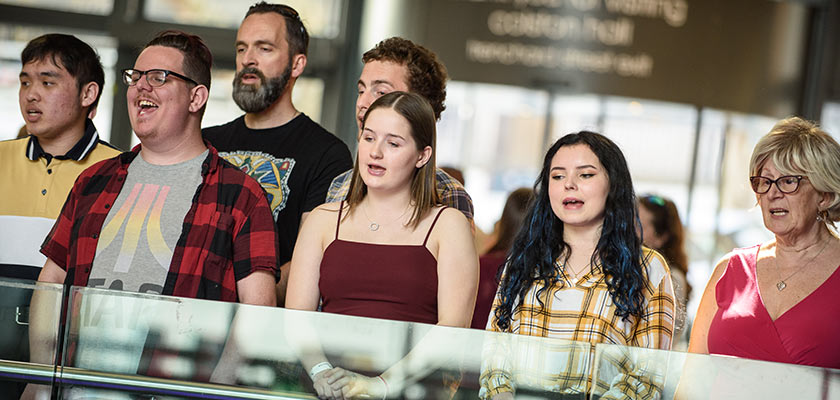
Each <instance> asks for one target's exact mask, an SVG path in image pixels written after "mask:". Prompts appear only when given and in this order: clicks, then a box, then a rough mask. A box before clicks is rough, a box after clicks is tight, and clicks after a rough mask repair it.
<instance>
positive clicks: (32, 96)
mask: <svg viewBox="0 0 840 400" xmlns="http://www.w3.org/2000/svg"><path fill="white" fill-rule="evenodd" d="M34 86H35V85H34V84H30V85H29V86H23V85H21V87H20V97H21V98H22V99H24V100H26V101H27V102H33V101H37V100H40V98H41V96H40V93H38V91H37V90H35V87H34Z"/></svg>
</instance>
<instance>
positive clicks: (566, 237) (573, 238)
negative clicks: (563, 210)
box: [563, 221, 603, 259]
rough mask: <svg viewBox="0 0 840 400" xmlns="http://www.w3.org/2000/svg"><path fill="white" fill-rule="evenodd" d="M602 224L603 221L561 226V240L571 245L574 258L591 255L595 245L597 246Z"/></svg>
mask: <svg viewBox="0 0 840 400" xmlns="http://www.w3.org/2000/svg"><path fill="white" fill-rule="evenodd" d="M602 226H603V221H602V222H601V223H598V224H594V225H591V226H590V225H587V226H569V225H564V226H563V241H564V242H566V244H568V245H569V247H571V249H572V256H573V257H574V258H575V259H578V258H579V257H584V258H586V259H589V258H590V257H592V253H594V252H595V247H597V246H598V240H599V239H600V238H601V227H602Z"/></svg>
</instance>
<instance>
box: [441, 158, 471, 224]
mask: <svg viewBox="0 0 840 400" xmlns="http://www.w3.org/2000/svg"><path fill="white" fill-rule="evenodd" d="M435 180H436V183H437V191H438V195H439V196H440V201H441V203H443V205H446V206H449V207H452V208H455V209H458V210H459V211H461V212H462V213H464V215H465V216H466V217H467V219H468V220H470V221H472V220H473V215H474V209H473V203H472V198H470V195H469V194H468V193H467V190H466V189H464V186H463V185H461V182H458V181H457V180H455V178H453V177H451V176H449V174H447V173H446V172H445V171H443V170H442V169H440V168H438V169H437V171H436V173H435Z"/></svg>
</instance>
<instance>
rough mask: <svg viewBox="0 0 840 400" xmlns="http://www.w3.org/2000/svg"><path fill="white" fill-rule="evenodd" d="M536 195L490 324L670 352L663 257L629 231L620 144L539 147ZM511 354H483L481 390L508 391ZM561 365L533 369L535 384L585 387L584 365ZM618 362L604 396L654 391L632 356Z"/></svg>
mask: <svg viewBox="0 0 840 400" xmlns="http://www.w3.org/2000/svg"><path fill="white" fill-rule="evenodd" d="M535 193H536V194H535V199H534V201H533V203H532V205H531V207H530V209H529V210H528V214H527V215H526V217H525V221H524V222H523V226H522V229H521V230H520V231H519V234H518V235H517V237H516V240H515V241H514V243H513V247H512V249H511V250H510V255H509V256H508V261H507V263H506V265H505V269H504V273H503V275H502V279H501V283H500V288H499V291H498V294H497V295H496V299H495V301H494V303H493V312H492V314H491V322H490V323H489V324H488V327H487V329H488V330H492V331H498V332H509V333H515V334H520V335H529V336H538V337H549V338H557V339H565V340H572V341H578V342H589V343H591V344H593V345H594V344H597V343H611V344H619V345H625V346H638V347H646V348H651V349H662V350H670V348H671V337H672V334H673V329H674V293H673V288H672V286H671V277H670V274H669V273H668V265H667V263H666V262H665V259H664V258H663V257H662V256H661V255H659V254H658V253H656V252H655V251H653V250H650V249H648V248H645V247H643V246H642V241H641V238H640V237H639V236H638V235H637V234H636V230H635V226H636V221H637V217H636V212H637V208H636V196H635V194H634V191H633V183H632V179H631V177H630V171H629V169H628V168H627V162H626V160H625V158H624V155H623V154H622V152H621V150H620V149H619V148H618V146H617V145H616V144H615V143H613V142H612V141H611V140H609V139H608V138H606V137H605V136H603V135H600V134H598V133H593V132H587V131H581V132H578V133H573V134H569V135H566V136H563V137H562V138H560V139H559V140H557V142H555V143H554V144H553V145H552V146H551V148H550V149H549V150H548V152H547V153H546V156H545V160H544V162H543V168H542V172H541V173H540V176H539V179H538V181H537V183H536V184H535ZM592 349H593V351H594V347H593V348H592ZM590 356H591V355H589V354H580V355H579V357H577V356H576V357H575V358H574V359H576V360H580V359H587V357H590ZM538 358H541V357H532V358H531V359H528V360H525V361H524V362H525V363H526V365H525V366H520V369H525V370H526V371H541V370H543V369H542V368H541V367H540V366H539V363H540V362H542V360H540V359H538ZM590 360H591V358H590ZM509 362H510V361H509V359H507V358H505V357H500V358H497V359H492V358H491V359H489V360H486V362H484V364H483V366H482V373H481V378H480V381H481V386H482V389H481V392H480V395H481V397H482V398H486V399H489V398H492V399H512V398H513V397H514V394H513V392H514V390H515V388H516V386H517V383H516V382H515V381H514V380H513V379H512V378H513V377H515V376H517V373H516V372H513V373H512V372H511V371H510V370H509V369H510V364H509ZM552 365H553V364H552ZM567 367H568V368H569V370H567V371H558V370H557V365H553V366H552V367H550V368H551V371H545V375H544V376H543V377H540V378H544V381H542V385H541V387H542V388H543V389H544V390H546V391H552V392H561V393H562V395H569V396H571V397H577V396H579V395H580V394H581V393H587V392H589V390H590V387H591V386H592V385H591V383H590V382H589V380H590V375H589V369H588V368H589V365H588V363H587V362H583V363H580V362H579V361H578V363H577V364H575V365H571V364H568V365H567ZM621 367H622V370H625V373H623V374H622V375H621V377H617V378H616V379H615V380H614V381H613V382H610V383H609V384H608V386H609V390H608V391H607V392H606V393H601V394H600V395H602V398H624V396H627V395H631V396H634V397H635V396H639V397H640V398H654V397H655V396H657V395H658V394H659V393H660V388H659V387H658V386H659V385H658V384H657V383H655V382H654V380H653V378H650V377H648V376H641V375H637V374H634V373H633V372H632V371H630V370H632V369H633V367H632V365H631V363H623V364H622V365H621ZM540 378H538V379H540Z"/></svg>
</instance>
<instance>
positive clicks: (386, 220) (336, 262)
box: [286, 92, 478, 398]
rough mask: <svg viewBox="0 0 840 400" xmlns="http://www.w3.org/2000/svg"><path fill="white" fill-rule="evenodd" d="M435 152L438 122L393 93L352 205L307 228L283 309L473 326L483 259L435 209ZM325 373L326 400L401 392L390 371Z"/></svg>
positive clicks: (374, 116)
mask: <svg viewBox="0 0 840 400" xmlns="http://www.w3.org/2000/svg"><path fill="white" fill-rule="evenodd" d="M434 146H435V118H434V113H433V111H432V109H431V106H429V104H428V103H427V102H426V101H425V100H424V99H423V98H422V97H420V96H418V95H415V94H411V93H405V92H392V93H389V94H386V95H384V96H382V97H380V98H379V99H377V100H376V102H374V103H373V104H372V105H371V106H370V108H369V110H368V112H367V114H366V115H365V118H364V121H363V125H362V131H361V133H360V136H359V150H358V156H357V160H356V164H355V166H354V169H353V178H352V183H351V187H350V194H349V195H348V199H347V201H346V202H341V203H329V204H324V205H322V206H320V207H318V208H316V209H315V210H314V211H313V212H312V213H311V214H310V215H309V217H308V218H307V220H306V222H305V224H304V225H303V227H302V228H301V232H300V235H299V237H298V241H297V244H296V246H295V250H294V255H293V257H292V265H291V272H290V277H289V290H288V295H287V297H286V307H288V308H294V309H299V310H316V309H317V308H318V305H319V302H320V301H322V303H321V304H322V308H321V309H322V311H324V312H331V313H338V314H345V315H356V316H363V317H371V318H386V319H394V320H401V321H410V322H422V323H429V324H439V325H445V326H455V327H468V326H469V325H470V321H471V318H472V311H473V307H474V304H475V296H476V287H477V280H478V265H477V264H478V257H477V256H476V253H475V248H474V246H473V239H472V233H471V231H470V223H469V222H468V221H467V219H466V218H465V217H464V215H463V214H462V213H461V212H460V211H458V210H455V209H451V208H446V207H443V206H441V205H440V204H439V202H438V199H437V192H436V191H435V186H434V185H435V183H434V174H435V152H434ZM323 362H326V361H325V360H324V361H323ZM323 362H322V363H319V364H322V365H323ZM304 364H306V361H305V362H304ZM307 367H310V366H307ZM330 367H331V366H330ZM310 368H312V367H310ZM320 369H321V368H318V369H316V370H312V371H310V372H315V373H313V374H312V376H313V381H314V382H315V388H316V390H317V391H318V394H319V396H321V397H323V398H343V397H344V396H352V395H354V394H358V393H360V392H363V393H368V394H371V393H373V394H374V395H375V396H378V397H379V398H381V397H382V396H383V395H387V394H388V393H387V392H388V391H389V390H390V391H391V394H392V395H393V394H394V392H396V391H397V390H398V387H399V386H400V383H399V382H397V381H398V380H400V379H398V378H395V377H392V376H391V374H390V373H389V371H391V370H390V369H389V371H385V372H384V373H383V374H381V375H380V376H377V377H374V378H368V377H363V376H360V375H357V374H354V373H352V372H350V371H345V370H343V369H341V368H335V369H325V370H323V371H320ZM404 373H405V371H401V372H400V376H402V375H403V374H404ZM386 382H387V383H386Z"/></svg>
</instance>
